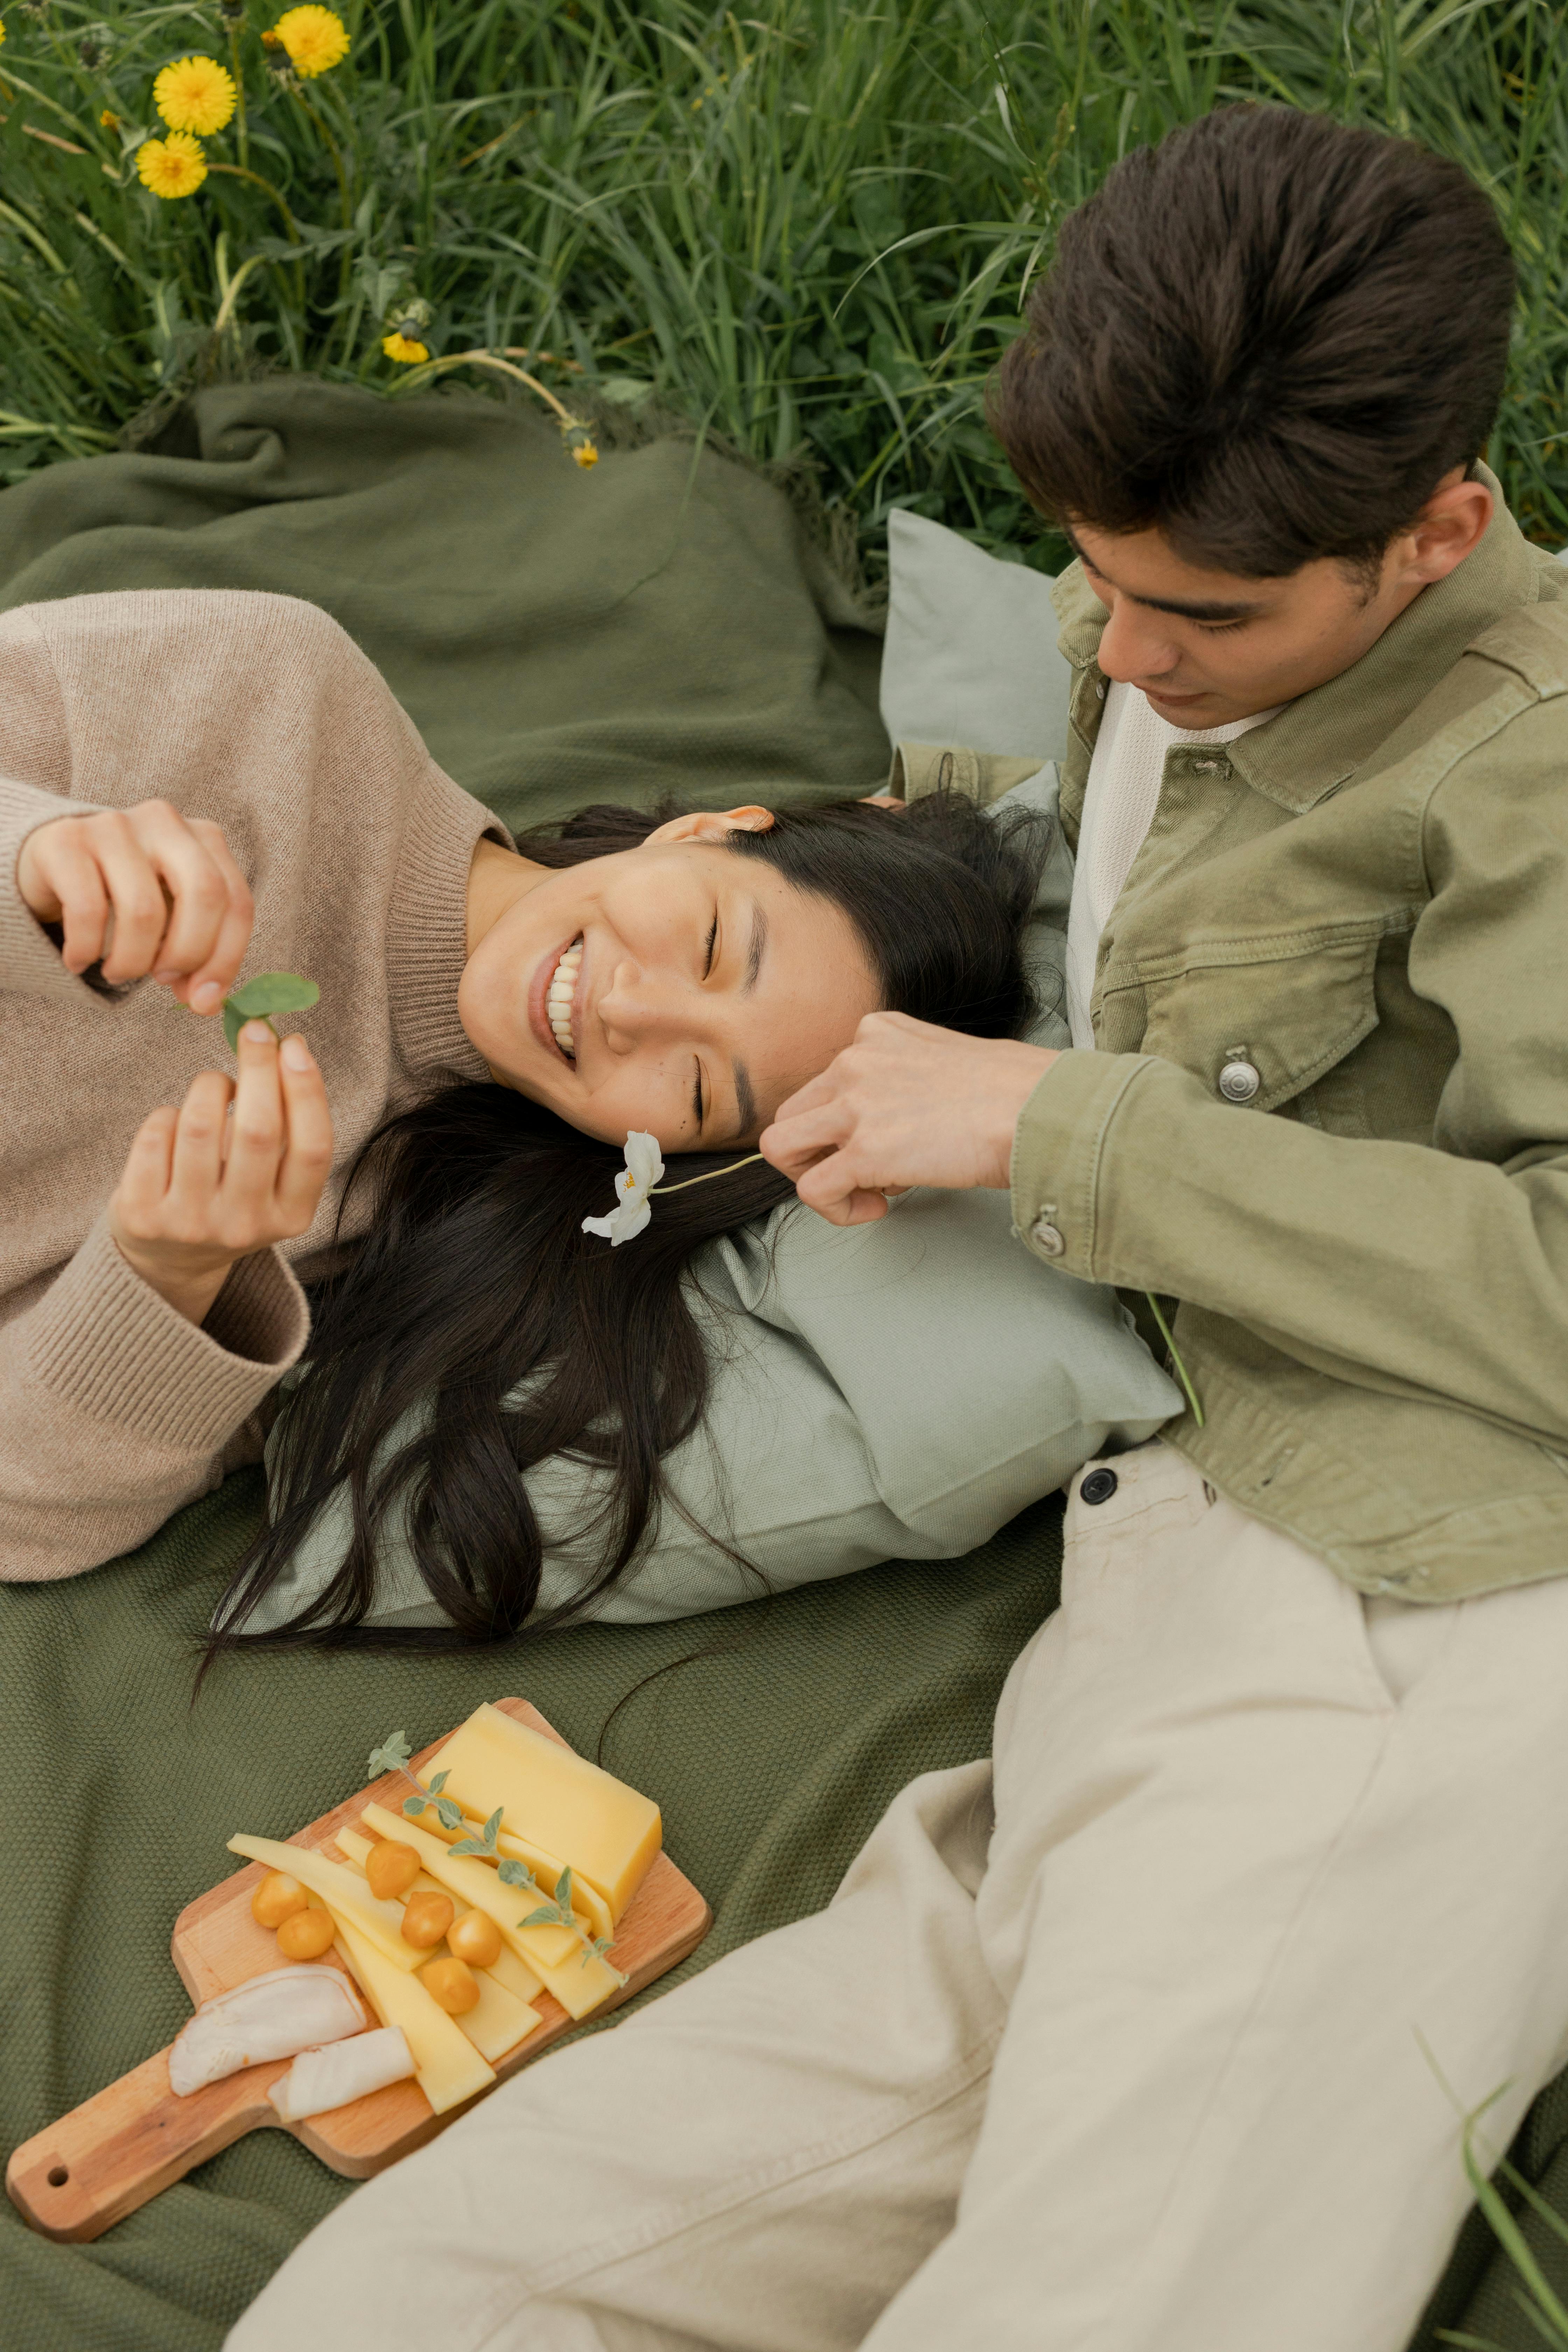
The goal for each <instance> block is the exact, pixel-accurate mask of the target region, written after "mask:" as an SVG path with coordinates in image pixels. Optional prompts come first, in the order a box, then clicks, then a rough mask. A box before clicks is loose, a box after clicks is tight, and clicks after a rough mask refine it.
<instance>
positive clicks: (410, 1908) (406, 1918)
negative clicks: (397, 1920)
mask: <svg viewBox="0 0 1568 2352" xmlns="http://www.w3.org/2000/svg"><path fill="white" fill-rule="evenodd" d="M457 1913H458V1906H457V1905H456V1904H455V1903H454V1902H453V1900H452V1898H451V1896H450V1895H410V1896H409V1898H408V1900H407V1902H406V1903H405V1905H404V1906H403V1940H404V1942H405V1944H412V1945H413V1947H414V1948H415V1950H416V1952H427V1951H428V1950H429V1949H430V1948H431V1946H432V1945H433V1944H438V1943H439V1942H440V1940H441V1938H442V1937H443V1936H444V1935H445V1934H446V1932H447V1928H448V1927H450V1926H451V1924H452V1922H453V1920H454V1919H455V1918H456V1916H457Z"/></svg>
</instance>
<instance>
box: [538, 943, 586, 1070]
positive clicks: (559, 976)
mask: <svg viewBox="0 0 1568 2352" xmlns="http://www.w3.org/2000/svg"><path fill="white" fill-rule="evenodd" d="M582 968H583V942H582V940H573V942H572V944H571V946H570V947H569V948H568V949H567V950H566V952H565V954H564V955H563V957H562V959H561V961H560V962H559V963H558V964H557V965H556V967H555V970H554V972H553V974H552V977H551V982H550V993H549V994H548V996H547V997H546V998H545V1000H544V1011H545V1015H546V1018H547V1019H548V1021H549V1023H550V1034H551V1035H552V1037H553V1038H554V1040H555V1042H556V1044H557V1045H559V1046H560V1048H561V1050H562V1052H563V1054H564V1055H565V1056H566V1058H567V1060H568V1061H571V1062H574V1061H575V1060H576V1058H577V1041H576V1039H575V1038H574V1035H573V1034H572V999H573V997H574V995H575V994H576V992H577V974H578V972H579V971H581V970H582Z"/></svg>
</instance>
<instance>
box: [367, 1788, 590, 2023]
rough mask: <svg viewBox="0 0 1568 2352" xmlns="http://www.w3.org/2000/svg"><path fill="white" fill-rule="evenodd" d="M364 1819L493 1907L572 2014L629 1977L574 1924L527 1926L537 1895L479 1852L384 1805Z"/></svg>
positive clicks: (457, 1890) (457, 1891) (448, 1883)
mask: <svg viewBox="0 0 1568 2352" xmlns="http://www.w3.org/2000/svg"><path fill="white" fill-rule="evenodd" d="M361 1819H362V1820H363V1821H364V1822H366V1823H367V1824H368V1826H369V1827H370V1828H371V1829H373V1830H374V1831H376V1832H377V1833H378V1834H379V1835H380V1836H382V1837H397V1838H402V1839H403V1840H404V1841H405V1843H407V1844H409V1845H411V1846H412V1847H413V1848H414V1850H415V1852H416V1853H417V1854H418V1856H419V1858H420V1860H421V1861H422V1862H423V1863H424V1864H425V1867H426V1870H427V1871H428V1872H429V1874H430V1875H431V1877H432V1878H435V1879H437V1880H439V1882H440V1884H441V1885H443V1886H445V1887H446V1888H447V1892H448V1893H449V1894H452V1895H456V1896H457V1897H458V1900H459V1901H461V1902H463V1903H467V1904H471V1905H472V1906H473V1907H474V1909H475V1910H477V1911H485V1912H488V1913H489V1916H490V1917H491V1918H492V1919H493V1920H494V1921H495V1923H496V1926H497V1927H499V1928H500V1931H501V1934H502V1935H503V1936H504V1937H505V1938H506V1941H507V1943H508V1944H509V1945H510V1948H511V1949H512V1950H513V1951H514V1952H515V1953H516V1954H517V1956H518V1958H520V1959H521V1961H522V1962H523V1964H524V1966H525V1967H527V1968H530V1969H533V1970H534V1972H535V1974H536V1975H538V1976H540V1977H541V1978H542V1979H543V1981H544V1983H545V1985H546V1987H547V1988H548V1990H550V1991H551V1992H552V1993H553V1994H554V1995H555V1998H556V2000H558V2001H559V2002H560V2003H561V2006H562V2008H563V2010H564V2011H566V2014H567V2015H568V2017H572V2018H582V2017H586V2016H587V2015H588V2013H589V2011H592V2010H595V2009H598V2008H599V2007H600V2006H601V2005H602V2004H603V2003H604V2002H605V2001H606V2000H609V1998H610V1996H611V1994H612V1993H615V1992H618V1991H619V1990H620V1989H621V1985H622V1983H623V1982H624V1979H623V1978H622V1977H621V1975H620V1972H619V1970H618V1969H613V1968H611V1967H610V1965H609V1963H608V1962H607V1961H606V1960H605V1959H603V1958H600V1957H598V1956H597V1955H594V1956H592V1957H590V1956H589V1955H588V1953H587V1952H586V1951H585V1949H584V1945H583V1942H582V1939H581V1937H578V1936H575V1935H574V1934H573V1932H572V1930H571V1929H570V1928H569V1927H521V1926H520V1925H519V1924H518V1923H519V1922H520V1921H521V1920H523V1919H526V1918H527V1916H528V1914H529V1910H530V1909H531V1907H533V1906H534V1904H535V1901H536V1898H535V1897H534V1896H532V1895H530V1894H529V1892H528V1890H527V1888H526V1887H517V1886H504V1885H502V1884H501V1882H500V1879H499V1878H498V1877H497V1875H496V1873H495V1871H494V1869H493V1868H492V1867H491V1865H490V1864H489V1863H488V1862H480V1861H479V1860H478V1858H477V1857H476V1856H474V1855H473V1854H453V1853H448V1852H447V1848H446V1847H445V1846H444V1845H443V1844H442V1843H441V1841H440V1839H439V1838H433V1837H430V1836H428V1835H426V1832H425V1831H424V1830H422V1829H419V1828H418V1827H417V1826H416V1824H415V1823H414V1822H407V1821H400V1820H399V1818H398V1816H397V1815H396V1814H395V1813H389V1812H388V1811H386V1810H385V1808H384V1806H382V1805H367V1806H366V1807H365V1809H364V1811H363V1814H362V1816H361Z"/></svg>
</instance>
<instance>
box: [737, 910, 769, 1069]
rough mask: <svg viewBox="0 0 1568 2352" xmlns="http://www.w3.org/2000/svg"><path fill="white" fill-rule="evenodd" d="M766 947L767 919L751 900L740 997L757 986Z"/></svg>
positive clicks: (749, 992)
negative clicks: (750, 929)
mask: <svg viewBox="0 0 1568 2352" xmlns="http://www.w3.org/2000/svg"><path fill="white" fill-rule="evenodd" d="M767 945H768V919H767V917H766V916H765V915H764V914H763V910H762V908H760V907H759V906H758V904H757V902H756V900H755V899H754V898H753V899H752V942H751V945H750V947H748V949H747V950H746V977H745V979H744V980H743V981H742V982H741V993H742V996H750V994H751V992H752V989H753V988H755V986H756V984H757V975H758V973H759V972H760V971H762V968H763V956H764V954H765V953H766V952H767ZM743 1075H744V1073H743V1072H742V1071H740V1070H737V1072H736V1076H737V1077H740V1076H743ZM736 1092H737V1093H739V1092H740V1088H739V1087H736ZM749 1092H750V1089H749V1088H748V1094H749Z"/></svg>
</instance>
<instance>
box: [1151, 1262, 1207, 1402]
mask: <svg viewBox="0 0 1568 2352" xmlns="http://www.w3.org/2000/svg"><path fill="white" fill-rule="evenodd" d="M1143 1296H1144V1297H1145V1298H1146V1299H1147V1300H1148V1301H1149V1304H1150V1306H1151V1307H1152V1308H1153V1310H1154V1320H1155V1322H1156V1323H1157V1324H1158V1325H1159V1326H1160V1336H1161V1338H1162V1339H1163V1340H1164V1342H1165V1345H1166V1347H1167V1349H1169V1350H1170V1356H1171V1361H1172V1363H1173V1365H1174V1366H1175V1369H1176V1378H1177V1379H1178V1380H1179V1381H1181V1383H1182V1386H1183V1388H1184V1389H1185V1391H1186V1392H1187V1402H1188V1403H1189V1404H1190V1405H1191V1406H1192V1409H1193V1419H1194V1421H1195V1422H1196V1423H1197V1425H1198V1427H1199V1428H1200V1429H1201V1428H1202V1427H1203V1425H1204V1409H1203V1407H1202V1405H1201V1404H1200V1403H1199V1402H1198V1392H1197V1391H1196V1389H1194V1386H1193V1384H1192V1381H1190V1380H1189V1379H1188V1378H1187V1368H1186V1366H1185V1364H1184V1363H1183V1361H1182V1351H1181V1349H1179V1348H1178V1347H1177V1345H1176V1343H1175V1340H1174V1339H1173V1338H1172V1336H1171V1327H1170V1325H1169V1324H1168V1323H1167V1322H1166V1320H1165V1318H1164V1316H1163V1314H1162V1313H1161V1311H1160V1302H1159V1300H1158V1299H1157V1298H1156V1297H1155V1296H1154V1294H1153V1292H1152V1290H1146V1291H1145V1292H1144V1293H1143Z"/></svg>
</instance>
